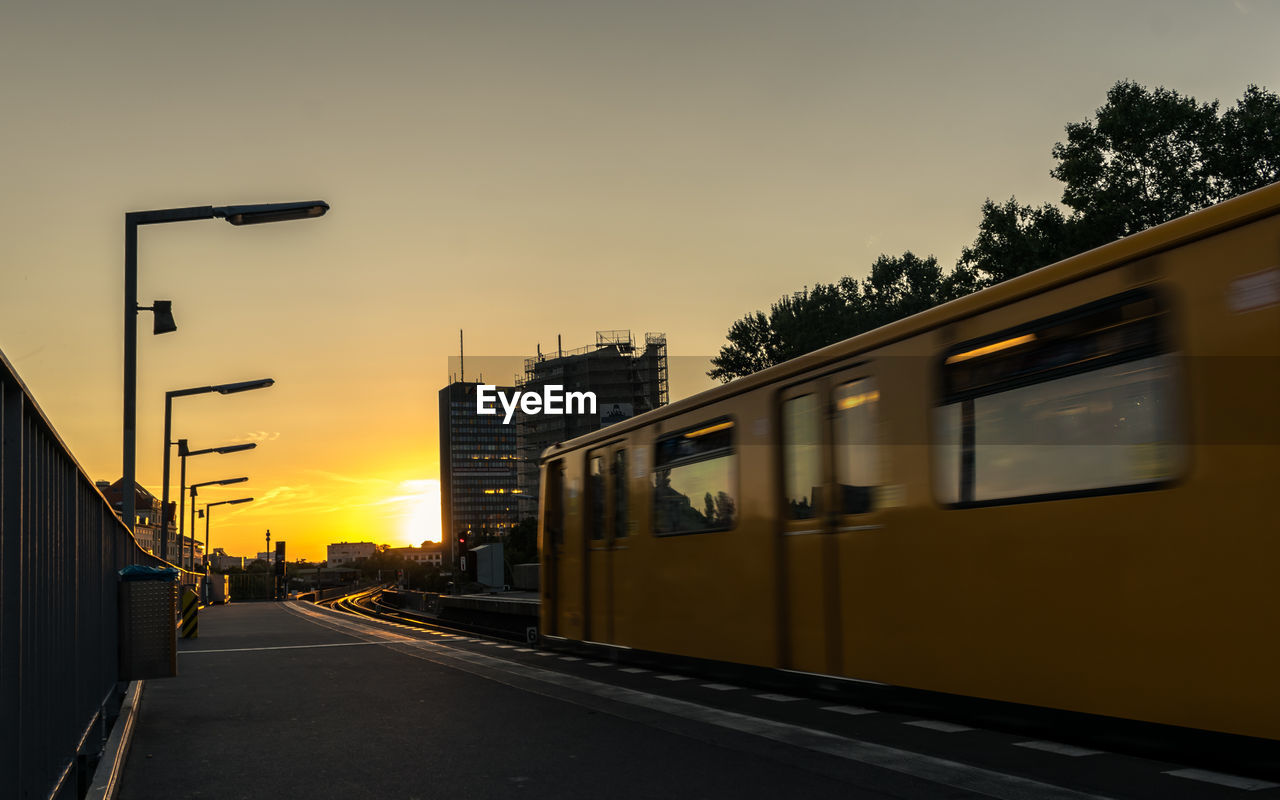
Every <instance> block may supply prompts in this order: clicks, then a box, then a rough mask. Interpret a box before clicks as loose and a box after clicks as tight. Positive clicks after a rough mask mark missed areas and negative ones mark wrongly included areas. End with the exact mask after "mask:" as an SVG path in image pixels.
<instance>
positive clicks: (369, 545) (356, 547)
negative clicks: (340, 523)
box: [325, 542, 378, 567]
mask: <svg viewBox="0 0 1280 800" xmlns="http://www.w3.org/2000/svg"><path fill="white" fill-rule="evenodd" d="M376 552H378V546H377V545H376V544H374V543H373V542H337V543H335V544H331V545H329V546H328V547H327V548H325V556H326V559H327V561H328V564H329V566H331V567H337V566H341V565H342V564H351V563H354V562H356V561H358V560H360V559H362V558H373V554H374V553H376Z"/></svg>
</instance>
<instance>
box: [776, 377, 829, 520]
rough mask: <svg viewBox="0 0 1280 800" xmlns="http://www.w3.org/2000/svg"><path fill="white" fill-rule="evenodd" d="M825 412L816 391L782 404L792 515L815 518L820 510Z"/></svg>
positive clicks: (789, 513)
mask: <svg viewBox="0 0 1280 800" xmlns="http://www.w3.org/2000/svg"><path fill="white" fill-rule="evenodd" d="M821 428H822V415H821V413H820V410H819V408H818V396H817V395H816V394H804V395H800V396H799V397H792V398H789V399H787V400H786V401H784V402H783V404H782V475H783V482H784V490H785V492H786V503H787V508H786V513H787V516H788V517H789V518H791V519H813V518H814V517H817V516H818V515H819V514H820V513H821V511H820V509H819V505H820V501H819V498H820V497H821V496H822V445H821V437H822V433H821Z"/></svg>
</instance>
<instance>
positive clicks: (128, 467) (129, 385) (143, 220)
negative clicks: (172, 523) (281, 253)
mask: <svg viewBox="0 0 1280 800" xmlns="http://www.w3.org/2000/svg"><path fill="white" fill-rule="evenodd" d="M328 210H329V204H328V203H326V202H324V201H323V200H312V201H309V202H304V203H266V204H261V205H247V206H192V207H190V208H163V209H157V210H154V211H130V212H128V213H127V214H125V215H124V467H123V469H122V473H123V483H122V485H123V486H124V487H125V488H124V492H123V494H124V505H123V508H122V509H121V512H120V515H121V517H122V520H123V522H124V524H126V525H128V526H129V530H130V531H132V530H133V528H134V525H135V523H136V522H137V508H136V505H137V501H136V498H135V492H136V488H135V487H136V485H137V478H136V471H137V452H136V448H137V433H138V430H137V427H138V426H137V421H138V420H137V418H138V408H137V404H138V325H137V317H138V312H139V311H140V310H143V309H141V308H140V307H139V306H138V226H139V225H157V224H160V223H165V222H189V221H191V220H197V219H218V218H220V219H225V220H226V221H227V222H229V223H231V224H232V225H237V226H238V225H256V224H259V223H263V222H285V221H288V220H295V219H311V218H313V217H322V216H324V214H325V212H326V211H328ZM148 310H151V311H154V312H155V314H156V320H155V329H154V332H155V333H168V332H171V331H174V330H177V325H176V324H174V322H173V314H172V311H171V301H168V300H158V301H156V303H155V304H154V305H152V306H150V307H148ZM166 441H168V439H167V438H166ZM166 485H167V484H166ZM163 516H164V507H163V506H161V517H163ZM168 539H169V532H168V530H167V529H164V528H162V529H161V542H167V541H168ZM164 549H165V548H164V545H161V550H164Z"/></svg>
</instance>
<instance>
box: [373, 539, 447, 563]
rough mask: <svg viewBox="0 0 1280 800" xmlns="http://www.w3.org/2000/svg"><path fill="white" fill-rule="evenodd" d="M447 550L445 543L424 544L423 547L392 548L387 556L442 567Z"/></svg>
mask: <svg viewBox="0 0 1280 800" xmlns="http://www.w3.org/2000/svg"><path fill="white" fill-rule="evenodd" d="M447 549H448V548H447V546H446V545H445V544H444V542H423V543H422V546H421V547H392V548H389V549H388V550H387V554H388V555H393V556H399V557H400V558H403V559H406V560H408V561H412V562H413V563H415V564H426V565H427V566H429V567H442V566H444V553H445V551H446V550H447Z"/></svg>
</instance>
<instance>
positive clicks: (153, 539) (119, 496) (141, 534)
mask: <svg viewBox="0 0 1280 800" xmlns="http://www.w3.org/2000/svg"><path fill="white" fill-rule="evenodd" d="M94 485H95V486H97V487H98V491H100V492H102V496H103V497H105V498H106V499H107V502H108V503H110V504H111V507H112V508H113V509H115V512H116V516H117V517H119V516H120V515H121V514H122V513H123V507H124V491H123V489H122V488H121V487H123V485H124V478H121V479H120V480H118V481H116V482H115V483H109V482H107V481H97V482H96V483H95V484H94ZM134 489H135V492H134V498H133V501H134V514H135V518H134V525H133V538H135V539H137V540H138V545H139V546H140V547H141V548H142V549H143V550H146V551H147V552H149V553H152V554H154V555H157V556H158V555H160V498H158V497H156V496H155V495H153V494H152V493H151V492H148V491H147V490H146V489H144V488H142V486H140V485H137V484H135V486H134ZM175 509H176V504H175V503H173V502H170V503H169V552H168V557H169V561H171V562H173V563H175V564H176V563H177V561H178V526H177V522H176V520H177V516H178V514H177V511H176V510H175ZM183 544H185V545H187V546H188V547H190V545H191V540H190V539H189V538H187V537H183ZM198 545H199V543H197V548H196V553H197V562H199V560H200V556H201V555H202V554H203V548H202V547H199V546H198Z"/></svg>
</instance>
